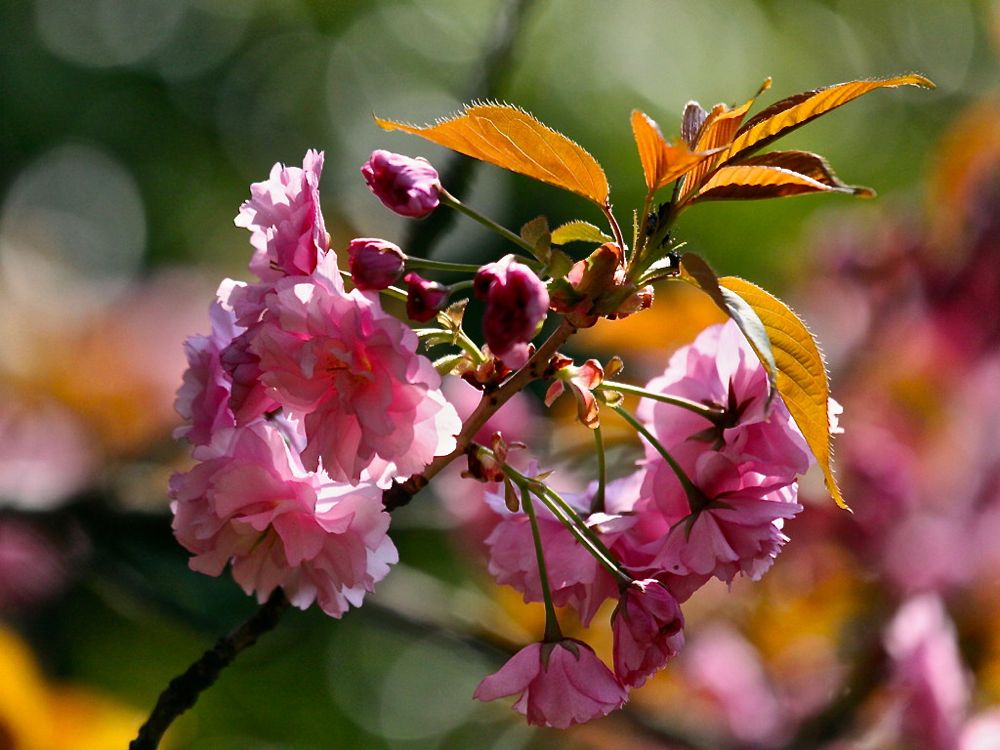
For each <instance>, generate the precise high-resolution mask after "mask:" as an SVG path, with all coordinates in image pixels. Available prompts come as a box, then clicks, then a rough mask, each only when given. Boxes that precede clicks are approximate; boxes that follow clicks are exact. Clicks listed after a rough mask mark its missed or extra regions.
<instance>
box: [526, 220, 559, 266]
mask: <svg viewBox="0 0 1000 750" xmlns="http://www.w3.org/2000/svg"><path fill="white" fill-rule="evenodd" d="M521 239H522V240H524V241H525V242H527V243H528V244H529V245H530V246H531V247H532V248H534V250H533V251H532V252H533V254H534V256H535V257H536V258H538V260H540V261H541V262H542V263H547V262H548V260H549V253H550V252H551V246H552V234H551V233H550V232H549V220H548V219H546V218H545V217H544V216H538V217H536V218H534V219H532V220H531V221H529V222H527V223H525V225H524V226H522V227H521Z"/></svg>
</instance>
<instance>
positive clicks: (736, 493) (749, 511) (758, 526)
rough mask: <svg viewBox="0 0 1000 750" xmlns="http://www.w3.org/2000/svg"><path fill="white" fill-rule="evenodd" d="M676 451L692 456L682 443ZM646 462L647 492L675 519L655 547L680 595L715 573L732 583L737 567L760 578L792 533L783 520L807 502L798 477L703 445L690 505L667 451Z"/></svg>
mask: <svg viewBox="0 0 1000 750" xmlns="http://www.w3.org/2000/svg"><path fill="white" fill-rule="evenodd" d="M688 450H689V451H696V450H697V449H696V448H689V449H688ZM675 458H677V459H678V460H679V461H680V462H681V463H682V465H683V464H685V463H689V460H685V459H686V457H685V456H684V454H683V453H682V452H681V451H680V450H678V451H677V454H676V455H675ZM646 469H647V474H646V480H645V482H644V484H643V489H642V494H643V495H644V496H646V497H652V498H654V499H655V501H656V503H657V509H658V510H659V511H660V512H661V513H662V514H663V516H664V518H665V520H666V521H667V523H668V524H669V525H670V530H669V532H668V533H667V534H666V536H665V537H664V538H663V539H661V540H656V541H654V542H653V543H652V544H651V546H650V548H649V549H650V551H655V555H654V560H653V561H652V564H653V565H654V566H655V567H657V568H659V569H662V570H664V571H665V572H666V574H667V577H666V579H665V580H667V581H668V582H669V584H670V588H671V591H673V592H674V594H675V595H676V596H677V597H678V598H679V599H680V600H681V601H684V600H685V599H687V597H688V596H690V594H691V592H692V591H693V590H694V588H698V587H699V586H700V585H701V584H702V583H704V582H705V581H706V580H708V578H710V577H712V576H714V577H716V578H719V579H721V580H723V581H725V582H726V583H729V582H731V581H732V580H733V578H734V577H735V576H736V574H737V573H742V574H743V575H746V576H749V577H750V578H752V579H753V580H757V579H758V578H760V577H761V576H762V575H763V574H764V573H765V572H766V571H767V569H768V568H769V567H770V566H771V564H772V563H773V562H774V558H775V557H776V556H777V554H778V552H779V551H780V550H781V547H782V546H783V545H784V543H785V542H786V541H787V540H788V538H787V537H786V536H785V535H784V534H783V533H782V524H783V522H784V520H785V519H788V518H791V517H792V516H794V515H796V514H797V513H799V512H800V511H801V510H802V506H801V505H799V504H798V503H797V502H795V500H796V497H797V486H796V485H795V483H794V482H793V481H792V480H791V479H789V478H787V477H769V476H766V475H763V474H759V473H756V472H754V471H752V470H749V469H745V468H744V467H742V466H737V464H736V463H734V462H733V461H732V460H731V459H730V458H728V457H726V456H725V455H723V454H721V453H714V452H707V453H700V454H699V455H698V457H697V459H696V460H695V461H694V472H693V473H692V477H691V481H692V482H693V484H694V485H695V487H696V489H697V491H698V492H699V493H700V494H701V495H702V499H701V504H700V507H695V508H692V507H691V504H690V500H689V498H688V497H687V495H686V494H685V492H684V491H683V490H682V489H681V486H680V483H679V481H678V480H677V478H676V476H675V475H674V473H673V471H672V470H671V469H670V467H669V466H667V464H666V462H665V461H663V459H662V458H660V459H659V461H654V460H650V461H649V462H648V463H647V466H646ZM647 512H653V511H652V509H648V510H647ZM658 577H662V576H658ZM692 586H693V587H694V588H692Z"/></svg>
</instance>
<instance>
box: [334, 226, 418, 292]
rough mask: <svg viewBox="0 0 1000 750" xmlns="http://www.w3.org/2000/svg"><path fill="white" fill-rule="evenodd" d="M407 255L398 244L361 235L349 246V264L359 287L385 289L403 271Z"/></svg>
mask: <svg viewBox="0 0 1000 750" xmlns="http://www.w3.org/2000/svg"><path fill="white" fill-rule="evenodd" d="M405 261H406V256H405V255H404V254H403V251H402V250H400V249H399V247H397V246H396V245H394V244H393V243H391V242H387V241H386V240H380V239H377V238H373V237H359V238H358V239H355V240H351V244H350V245H348V246H347V264H348V266H350V269H351V279H353V281H354V285H355V286H356V287H357V288H358V289H385V288H386V287H388V286H389V285H390V284H392V283H393V282H394V281H396V279H398V278H399V277H400V275H401V274H402V273H403V263H404V262H405Z"/></svg>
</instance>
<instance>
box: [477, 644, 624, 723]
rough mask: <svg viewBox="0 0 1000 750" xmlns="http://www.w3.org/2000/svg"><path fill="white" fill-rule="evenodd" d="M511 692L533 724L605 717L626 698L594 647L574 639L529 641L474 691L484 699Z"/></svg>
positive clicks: (515, 705) (516, 707) (579, 721)
mask: <svg viewBox="0 0 1000 750" xmlns="http://www.w3.org/2000/svg"><path fill="white" fill-rule="evenodd" d="M507 695H516V696H518V698H517V700H516V701H515V702H514V706H513V708H514V710H515V711H517V712H518V713H521V714H523V715H524V716H525V717H527V719H528V723H529V724H536V725H538V726H545V727H556V728H558V729H565V728H566V727H569V726H571V725H573V724H580V723H583V722H585V721H590V720H592V719H596V718H599V717H601V716H606V715H607V714H609V713H610V712H612V711H614V710H615V709H617V708H620V707H621V706H622V705H623V704H624V703H625V700H626V698H627V695H626V692H625V688H624V687H622V685H621V683H620V682H619V681H618V679H617V678H616V677H615V676H614V674H612V672H611V670H610V669H608V668H607V667H606V666H605V665H604V663H603V662H602V661H601V660H600V659H598V658H597V655H596V654H595V653H594V652H593V650H592V649H591V648H590V646H588V645H587V644H586V643H582V642H581V641H577V640H573V639H570V638H567V639H564V640H561V641H559V642H557V643H532V644H530V645H528V646H525V647H524V648H522V649H521V650H520V651H518V652H517V653H516V654H514V656H513V657H511V659H510V660H509V661H508V662H507V663H506V664H504V665H503V667H501V668H500V671H499V672H496V673H494V674H492V675H490V676H489V677H487V678H486V679H484V680H483V681H482V682H480V683H479V687H477V688H476V691H475V693H473V697H474V698H476V699H477V700H481V701H492V700H496V699H497V698H502V697H504V696H507Z"/></svg>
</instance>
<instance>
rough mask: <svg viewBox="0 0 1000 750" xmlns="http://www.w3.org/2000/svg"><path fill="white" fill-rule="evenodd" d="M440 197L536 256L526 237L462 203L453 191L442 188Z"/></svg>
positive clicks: (460, 211)
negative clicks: (523, 237) (519, 235)
mask: <svg viewBox="0 0 1000 750" xmlns="http://www.w3.org/2000/svg"><path fill="white" fill-rule="evenodd" d="M440 198H441V202H442V203H443V204H444V205H446V206H450V207H451V208H454V209H455V210H456V211H458V212H459V213H463V214H465V215H466V216H468V217H469V218H470V219H472V220H473V221H477V222H479V223H480V224H482V225H483V226H484V227H486V228H487V229H489V230H491V231H493V232H496V233H497V234H499V235H500V236H501V237H503V238H504V239H505V240H507V241H508V242H512V243H513V244H515V245H517V246H518V247H520V248H521V249H523V250H527V252H528V254H529V255H531V256H532V257H534V254H535V248H533V247H532V246H531V245H529V244H528V243H527V242H525V241H524V239H522V238H521V237H518V236H517V235H516V234H514V233H513V232H512V231H510V230H509V229H507V228H506V227H503V226H501V225H499V224H497V223H496V222H495V221H493V219H491V218H489V217H487V216H483V215H482V214H481V213H479V212H478V211H476V210H475V209H472V208H469V207H468V206H467V205H465V204H464V203H462V201H460V200H459V199H458V198H456V197H455V196H454V195H452V194H451V193H449V192H448V191H447V190H445V189H444V188H441V193H440ZM531 263H532V264H535V262H534V261H531ZM535 265H537V264H535ZM477 270H478V269H477Z"/></svg>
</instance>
